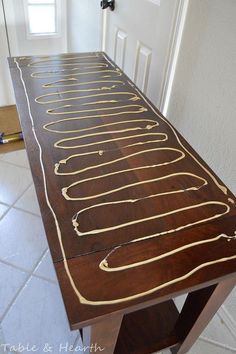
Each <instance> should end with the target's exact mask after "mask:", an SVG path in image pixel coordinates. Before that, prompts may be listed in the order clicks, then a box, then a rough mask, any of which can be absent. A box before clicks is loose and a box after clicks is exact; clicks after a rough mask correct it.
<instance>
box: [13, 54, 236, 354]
mask: <svg viewBox="0 0 236 354" xmlns="http://www.w3.org/2000/svg"><path fill="white" fill-rule="evenodd" d="M9 65H10V69H11V74H12V79H13V83H14V88H15V95H16V101H17V108H18V112H19V116H20V120H21V125H22V129H23V134H24V139H25V144H26V149H27V153H28V157H29V161H30V166H31V171H32V174H33V178H34V184H35V188H36V191H37V196H38V200H39V204H40V208H41V214H42V218H43V222H44V226H45V230H46V234H47V238H48V243H49V247H50V251H51V254H52V258H53V262H54V266H55V269H56V272H57V276H58V280H59V284H60V287H61V292H62V297H63V299H64V303H65V306H66V310H67V315H68V319H69V323H70V326H71V329H72V330H76V329H80V330H81V333H82V339H83V344H84V345H85V346H89V345H95V344H97V345H98V346H99V347H100V348H102V349H104V350H103V351H102V352H103V353H106V354H108V353H117V354H118V353H119V354H125V353H127V354H132V353H135V354H144V353H145V354H148V353H152V352H155V351H159V350H161V349H163V348H167V347H171V350H172V352H173V353H186V352H187V351H188V350H189V349H190V348H191V346H192V345H193V344H194V342H195V341H196V340H197V338H198V337H199V335H200V334H201V332H202V331H203V329H204V328H205V327H206V325H207V324H208V322H209V321H210V320H211V318H212V317H213V316H214V314H215V313H216V311H217V310H218V308H219V307H220V306H221V305H222V303H223V302H224V300H225V299H226V297H227V296H228V295H229V293H230V292H231V290H232V289H233V287H234V285H235V279H236V278H235V276H236V239H235V235H236V233H235V231H236V209H235V197H234V196H233V194H232V193H231V192H230V191H229V190H228V188H227V187H225V185H224V184H223V183H222V182H221V181H220V179H219V178H218V177H217V176H216V175H215V174H214V172H212V170H211V169H210V168H209V167H208V166H207V164H206V163H205V162H204V161H203V160H202V159H201V158H200V157H199V156H198V154H197V153H196V152H195V151H194V150H193V149H192V148H191V147H190V146H189V144H188V143H187V142H186V141H185V140H184V139H183V137H182V136H181V135H180V134H179V133H178V132H177V131H176V130H175V129H174V128H173V127H172V125H171V124H170V123H169V122H168V121H167V120H166V119H165V118H164V117H163V116H162V115H161V113H160V112H159V111H158V110H157V109H156V108H155V107H154V106H153V105H152V104H151V103H150V102H149V101H148V100H147V98H146V97H145V96H144V95H143V94H142V93H141V92H140V91H139V90H138V88H137V87H136V86H135V85H134V84H133V83H132V82H131V81H130V80H129V79H128V78H127V76H126V75H125V74H124V73H123V72H122V71H121V70H120V69H119V68H118V67H117V66H116V65H115V64H114V63H113V62H112V61H111V60H110V59H109V58H108V57H107V56H106V55H105V54H104V53H101V52H99V53H83V54H63V55H55V56H50V57H43V56H38V57H18V58H10V59H9ZM200 138H201V137H199V139H200ZM216 144H217V142H216ZM212 148H214V147H212ZM226 158H227V157H226ZM184 293H188V296H187V299H186V301H185V304H184V306H183V309H182V311H181V313H180V314H179V313H178V310H177V308H176V306H175V304H174V302H173V300H172V299H173V298H174V297H176V296H178V295H181V294H184ZM92 350H93V347H91V352H92ZM87 352H89V349H87Z"/></svg>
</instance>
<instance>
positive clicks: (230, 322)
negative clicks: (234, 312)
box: [217, 305, 236, 339]
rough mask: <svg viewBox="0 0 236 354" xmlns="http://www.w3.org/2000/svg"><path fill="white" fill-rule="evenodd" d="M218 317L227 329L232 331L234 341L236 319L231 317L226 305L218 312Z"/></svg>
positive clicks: (235, 336)
mask: <svg viewBox="0 0 236 354" xmlns="http://www.w3.org/2000/svg"><path fill="white" fill-rule="evenodd" d="M217 315H218V316H219V318H220V321H222V322H223V324H224V325H225V326H226V327H227V329H228V330H229V331H230V333H231V334H232V336H233V337H234V339H236V322H235V319H234V318H233V317H232V316H231V314H230V313H229V311H228V310H227V308H226V307H225V305H222V306H221V307H220V308H219V310H218V312H217Z"/></svg>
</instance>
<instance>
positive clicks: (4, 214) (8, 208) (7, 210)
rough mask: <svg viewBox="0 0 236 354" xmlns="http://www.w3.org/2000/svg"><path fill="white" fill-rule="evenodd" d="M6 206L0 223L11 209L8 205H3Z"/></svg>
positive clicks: (0, 217)
mask: <svg viewBox="0 0 236 354" xmlns="http://www.w3.org/2000/svg"><path fill="white" fill-rule="evenodd" d="M5 206H7V209H6V211H4V213H3V214H2V215H1V216H0V221H1V220H2V219H3V218H4V217H5V216H6V214H7V213H8V212H9V210H10V209H11V206H10V205H5Z"/></svg>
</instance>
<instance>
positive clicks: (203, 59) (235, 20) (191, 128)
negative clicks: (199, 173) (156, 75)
mask: <svg viewBox="0 0 236 354" xmlns="http://www.w3.org/2000/svg"><path fill="white" fill-rule="evenodd" d="M167 117H168V118H169V120H170V121H171V122H172V123H173V124H174V125H175V127H176V128H177V129H178V130H179V131H180V132H181V133H183V135H184V137H185V138H186V139H187V140H188V141H189V142H190V143H191V144H192V145H193V146H194V148H195V149H196V150H197V151H198V152H199V153H200V155H201V156H202V157H203V158H204V159H205V160H206V161H207V162H208V164H209V165H210V166H211V167H212V168H213V170H214V171H215V172H216V173H217V174H218V175H219V177H220V178H221V179H222V180H223V181H224V182H225V183H226V185H228V187H229V188H230V189H231V190H232V191H233V192H234V193H236V1H235V0H225V1H222V0H190V2H189V9H188V14H187V19H186V24H185V29H184V35H183V40H182V44H181V48H180V55H179V58H178V64H177V70H176V74H175V79H174V84H173V90H172V94H171V98H170V104H169V108H168V113H167Z"/></svg>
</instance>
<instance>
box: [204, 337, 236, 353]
mask: <svg viewBox="0 0 236 354" xmlns="http://www.w3.org/2000/svg"><path fill="white" fill-rule="evenodd" d="M199 339H200V340H202V341H203V342H206V343H210V344H213V345H215V346H217V347H220V348H224V349H227V350H230V351H232V352H233V353H235V352H236V348H233V347H231V346H229V345H227V344H223V343H220V342H218V341H216V340H213V339H210V338H207V337H204V336H200V337H199Z"/></svg>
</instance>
